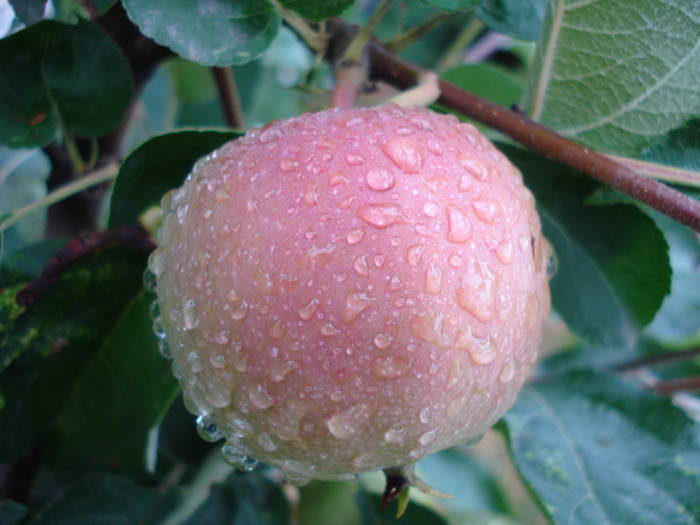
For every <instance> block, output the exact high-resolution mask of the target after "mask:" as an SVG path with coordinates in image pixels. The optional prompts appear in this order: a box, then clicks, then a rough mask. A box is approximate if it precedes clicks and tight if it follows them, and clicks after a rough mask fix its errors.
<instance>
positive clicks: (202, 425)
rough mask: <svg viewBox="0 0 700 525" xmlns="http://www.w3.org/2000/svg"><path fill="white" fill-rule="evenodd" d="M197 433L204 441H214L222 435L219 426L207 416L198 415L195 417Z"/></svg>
mask: <svg viewBox="0 0 700 525" xmlns="http://www.w3.org/2000/svg"><path fill="white" fill-rule="evenodd" d="M196 423H197V433H198V434H199V437H201V438H202V439H203V440H204V441H210V442H212V443H213V442H215V441H219V440H220V439H221V438H222V437H224V435H223V433H222V432H221V430H219V427H217V426H216V424H215V423H214V422H213V421H212V420H211V419H210V418H209V416H198V417H197V419H196Z"/></svg>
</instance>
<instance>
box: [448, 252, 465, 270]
mask: <svg viewBox="0 0 700 525" xmlns="http://www.w3.org/2000/svg"><path fill="white" fill-rule="evenodd" d="M447 262H448V263H450V266H452V268H461V267H462V266H464V259H462V258H461V257H460V256H459V255H457V254H456V253H454V254H452V255H450V257H449V259H447Z"/></svg>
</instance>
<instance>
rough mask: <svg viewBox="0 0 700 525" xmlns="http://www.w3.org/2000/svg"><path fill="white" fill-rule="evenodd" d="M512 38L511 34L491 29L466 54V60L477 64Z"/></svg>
mask: <svg viewBox="0 0 700 525" xmlns="http://www.w3.org/2000/svg"><path fill="white" fill-rule="evenodd" d="M512 40H513V39H512V38H510V37H509V36H506V35H502V34H500V33H496V32H494V31H489V32H488V33H487V34H486V35H484V37H483V38H480V39H479V41H478V42H476V43H475V44H474V45H473V46H472V47H470V48H469V50H468V51H467V52H466V53H465V54H464V62H465V63H466V64H476V63H477V62H481V61H483V60H486V59H487V58H489V57H490V56H491V55H493V54H494V53H495V52H496V51H498V50H499V49H501V48H502V47H503V46H505V45H506V44H508V43H509V42H511V41H512Z"/></svg>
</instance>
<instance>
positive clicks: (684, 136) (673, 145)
mask: <svg viewBox="0 0 700 525" xmlns="http://www.w3.org/2000/svg"><path fill="white" fill-rule="evenodd" d="M641 158H642V159H644V160H648V161H650V162H657V163H660V164H666V165H668V166H675V167H676V168H682V169H687V170H692V171H700V119H692V120H689V121H688V122H686V123H685V125H683V126H682V127H680V128H678V129H674V130H673V131H671V132H670V133H669V134H668V135H666V136H665V137H664V138H663V139H662V140H661V141H659V142H657V143H655V144H652V145H651V146H650V147H649V148H647V149H646V150H644V151H643V152H642V155H641Z"/></svg>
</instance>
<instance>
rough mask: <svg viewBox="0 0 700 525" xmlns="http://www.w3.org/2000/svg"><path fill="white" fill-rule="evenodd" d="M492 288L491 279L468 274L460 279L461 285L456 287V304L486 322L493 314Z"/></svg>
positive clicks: (493, 296) (493, 299) (493, 297)
mask: <svg viewBox="0 0 700 525" xmlns="http://www.w3.org/2000/svg"><path fill="white" fill-rule="evenodd" d="M493 288H494V286H493V280H491V279H487V278H484V277H479V276H478V275H468V276H467V277H465V278H463V279H462V286H461V287H460V288H458V289H457V304H459V306H460V307H462V309H463V310H466V311H467V312H469V313H470V314H472V315H473V316H474V317H476V318H477V319H478V320H479V321H482V322H484V323H487V322H489V321H491V320H492V319H493V317H494V315H495V295H494V290H493Z"/></svg>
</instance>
